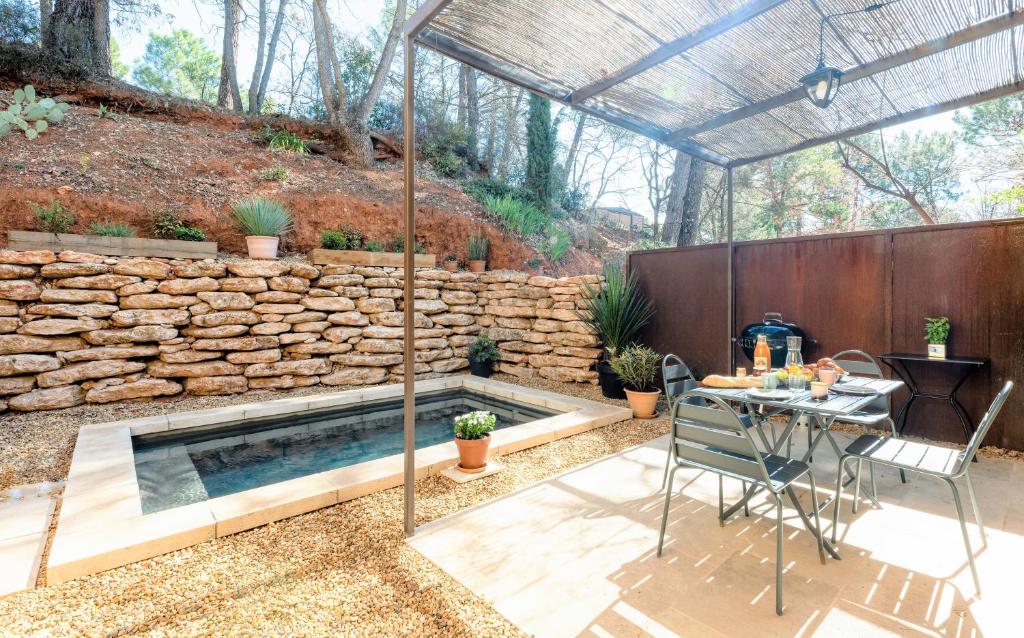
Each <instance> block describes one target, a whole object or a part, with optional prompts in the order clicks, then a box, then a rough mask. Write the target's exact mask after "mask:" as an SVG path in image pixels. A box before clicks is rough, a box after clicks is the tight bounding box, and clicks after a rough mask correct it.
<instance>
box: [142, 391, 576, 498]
mask: <svg viewBox="0 0 1024 638" xmlns="http://www.w3.org/2000/svg"><path fill="white" fill-rule="evenodd" d="M402 405H403V402H402V399H401V398H391V399H381V400H377V401H369V402H366V403H360V404H357V405H343V406H337V407H329V408H321V409H318V410H308V411H305V412H298V413H291V414H284V415H276V416H271V417H264V418H259V419H250V420H243V421H237V422H232V423H224V424H217V425H215V426H208V427H199V428H191V429H188V430H172V431H168V432H157V433H153V434H142V435H138V436H134V437H132V447H133V449H134V452H135V473H136V476H137V477H138V481H139V494H140V497H141V499H142V512H143V514H149V513H151V512H158V511H161V510H165V509H169V508H172V507H179V506H182V505H188V504H191V503H197V502H199V501H203V500H206V499H209V498H216V497H219V496H225V495H227V494H235V493H237V492H242V491H245V490H250V489H253V488H257V487H262V486H264V485H270V484H272V483H278V482H281V481H287V480H289V479H293V478H296V477H299V476H305V475H308V474H315V473H317V472H324V471H326V470H333V469H336V468H340V467H346V466H349V465H354V464H356V463H363V462H366V461H372V460H374V459H379V458H382V457H385V456H390V455H393V454H400V453H401V452H402V442H403V439H402V433H403V422H404V418H403V408H402ZM474 410H487V411H489V412H491V413H493V414H494V415H495V416H496V417H497V423H496V425H495V429H498V430H500V429H503V428H507V427H512V426H515V425H520V424H522V423H528V422H530V421H536V420H538V419H543V418H547V417H550V416H554V415H555V414H557V412H555V411H553V410H550V409H547V408H544V407H540V406H536V405H530V404H526V403H521V402H517V401H514V400H511V399H506V398H502V397H497V396H492V395H488V394H485V393H483V392H478V391H475V390H471V389H468V388H462V387H460V388H451V389H443V390H438V391H434V392H427V393H422V394H418V395H417V397H416V447H417V449H421V448H425V447H428V446H431V445H436V444H438V443H443V442H445V441H450V440H451V439H452V428H453V426H454V419H455V417H457V416H459V415H462V414H466V413H468V412H473V411H474Z"/></svg>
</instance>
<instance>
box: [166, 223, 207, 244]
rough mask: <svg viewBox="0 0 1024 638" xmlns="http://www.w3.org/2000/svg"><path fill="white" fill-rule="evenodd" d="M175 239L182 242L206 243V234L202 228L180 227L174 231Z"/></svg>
mask: <svg viewBox="0 0 1024 638" xmlns="http://www.w3.org/2000/svg"><path fill="white" fill-rule="evenodd" d="M174 238H175V239H180V240H181V241H206V233H204V232H203V229H201V228H194V227H192V226H178V227H177V228H175V229H174Z"/></svg>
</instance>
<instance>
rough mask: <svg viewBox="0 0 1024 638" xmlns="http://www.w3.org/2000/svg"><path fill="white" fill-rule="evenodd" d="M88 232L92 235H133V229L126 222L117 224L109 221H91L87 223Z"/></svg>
mask: <svg viewBox="0 0 1024 638" xmlns="http://www.w3.org/2000/svg"><path fill="white" fill-rule="evenodd" d="M89 232H90V233H92V234H93V235H101V236H103V237H134V236H135V229H134V228H132V227H131V226H129V225H127V224H118V223H115V222H111V221H104V222H93V223H92V224H90V225H89Z"/></svg>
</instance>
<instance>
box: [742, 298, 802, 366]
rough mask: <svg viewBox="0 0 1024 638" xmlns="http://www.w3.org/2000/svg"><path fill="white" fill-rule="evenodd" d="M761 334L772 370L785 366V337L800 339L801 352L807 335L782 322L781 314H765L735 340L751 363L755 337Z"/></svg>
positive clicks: (790, 324) (745, 328) (794, 325)
mask: <svg viewBox="0 0 1024 638" xmlns="http://www.w3.org/2000/svg"><path fill="white" fill-rule="evenodd" d="M762 334H763V335H764V336H765V339H766V340H767V341H768V349H769V350H770V351H771V357H772V367H773V368H781V367H783V366H785V365H786V337H801V338H802V340H803V341H802V344H801V351H802V350H803V347H804V346H806V345H807V335H806V334H804V331H803V330H802V329H801V328H800V326H798V325H796V324H795V323H787V322H785V321H783V320H782V313H781V312H766V313H764V319H762V320H761V321H759V322H757V323H752V324H749V325H747V326H745V327H744V328H743V330H742V331H740V335H739V337H737V338H736V343H737V345H739V347H740V348H741V349H742V350H743V354H745V355H746V356H747V359H748V360H749V361H750V362H751V363H753V361H754V346H756V345H757V337H758V335H762Z"/></svg>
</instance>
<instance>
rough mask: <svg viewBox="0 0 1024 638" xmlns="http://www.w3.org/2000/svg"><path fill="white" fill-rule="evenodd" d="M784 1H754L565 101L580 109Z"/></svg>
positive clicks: (580, 90) (664, 46) (575, 93)
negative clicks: (591, 100) (583, 102)
mask: <svg viewBox="0 0 1024 638" xmlns="http://www.w3.org/2000/svg"><path fill="white" fill-rule="evenodd" d="M783 2H787V0H754V2H751V3H750V4H748V5H746V6H744V7H742V8H740V9H737V10H736V11H733V12H732V13H730V14H729V15H727V16H725V17H724V18H722V19H720V20H718V21H717V22H713V23H711V24H708V25H706V26H704V27H701V28H700V29H698V30H697V31H694V32H693V33H689V34H687V35H684V36H683V37H681V38H677V39H675V40H672V41H670V42H666V43H665V44H663V45H661V46H660V47H658V48H657V49H655V50H654V51H652V52H651V53H649V54H647V55H645V56H644V57H642V58H640V59H639V60H637V61H636V62H633V63H631V64H629V65H627V66H625V67H623V68H621V69H619V70H618V71H616V72H614V73H612V74H610V75H608V76H605V77H603V78H601V79H600V80H597V81H596V82H593V83H591V84H588V85H586V86H584V87H581V88H579V89H576V90H575V91H573V92H572V93H570V94H569V95H568V97H567V98H565V99H564V101H565V102H568V104H569V105H570V106H576V105H578V104H579V103H580V102H582V101H583V100H586V99H587V98H591V97H594V96H595V95H597V94H598V93H601V92H602V91H606V90H608V89H610V88H611V87H613V86H615V85H616V84H621V83H622V82H625V81H626V80H628V79H629V78H631V77H633V76H636V75H639V74H641V73H643V72H644V71H646V70H647V69H650V68H651V67H655V66H657V65H659V64H661V63H662V62H665V61H667V60H669V59H671V58H673V57H675V56H677V55H679V54H680V53H683V52H684V51H686V50H688V49H692V48H693V47H695V46H697V45H698V44H701V43H703V42H707V41H708V40H711V39H712V38H716V37H718V36H720V35H722V34H723V33H725V32H726V31H728V30H730V29H733V28H735V27H737V26H739V25H741V24H743V23H744V22H747V21H748V20H751V19H753V18H756V17H757V16H759V15H761V14H762V13H764V12H765V11H770V10H771V9H774V8H775V7H777V6H779V5H780V4H782V3H783Z"/></svg>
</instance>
